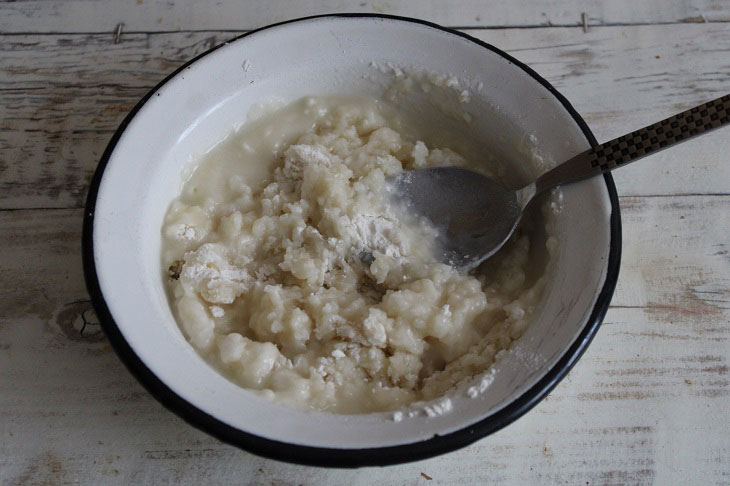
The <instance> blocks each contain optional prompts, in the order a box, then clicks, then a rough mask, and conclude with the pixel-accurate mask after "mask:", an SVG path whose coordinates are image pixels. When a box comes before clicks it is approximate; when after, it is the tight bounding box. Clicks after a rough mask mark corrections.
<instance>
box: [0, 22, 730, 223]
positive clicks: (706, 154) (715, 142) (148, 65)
mask: <svg viewBox="0 0 730 486" xmlns="http://www.w3.org/2000/svg"><path fill="white" fill-rule="evenodd" d="M469 32H470V33H472V34H474V35H475V36H477V37H479V38H481V39H483V40H485V41H487V42H491V43H493V44H494V45H497V46H500V47H503V48H505V49H506V50H508V51H509V52H512V53H513V54H514V55H516V56H517V57H518V58H520V59H521V60H523V61H525V62H526V63H528V64H529V65H530V66H532V67H534V68H535V69H536V70H537V71H538V72H539V73H541V74H542V75H544V76H545V77H546V78H547V79H548V80H549V81H551V82H552V83H554V84H555V86H556V87H557V88H558V89H560V90H561V92H563V93H564V94H565V95H566V96H567V97H568V99H569V100H571V101H573V104H574V105H575V107H576V109H578V111H579V112H580V113H582V114H583V115H584V116H585V118H586V120H587V121H588V123H589V124H590V125H591V126H592V127H593V129H594V131H595V134H596V136H597V137H598V138H599V140H606V139H609V138H613V137H615V136H618V135H620V134H622V133H625V132H628V131H631V130H633V129H636V128H640V127H641V126H643V125H646V124H648V123H651V122H654V121H656V120H659V119H661V118H664V117H666V116H668V115H671V114H672V113H674V112H678V111H681V110H683V109H685V108H687V107H689V106H692V105H694V104H698V103H700V102H702V101H705V100H707V99H711V98H714V97H716V96H718V95H719V94H721V93H723V92H724V91H723V90H726V91H727V90H730V85H727V83H726V82H725V81H726V80H727V79H729V76H730V29H728V28H727V27H725V24H709V25H702V24H684V25H659V26H632V27H602V28H596V29H591V31H590V32H589V33H587V34H584V33H582V31H580V30H578V29H571V28H546V29H529V30H523V29H504V30H487V31H484V30H480V31H469ZM232 35H233V34H231V33H226V32H185V33H167V34H129V35H126V36H125V37H124V41H123V42H122V43H120V44H113V40H112V37H111V36H110V35H92V34H89V35H87V34H84V35H66V34H64V35H17V36H0V37H1V38H2V42H0V112H2V113H3V114H4V116H3V118H2V119H1V120H0V148H2V155H0V208H16V209H17V208H34V207H53V208H68V207H81V206H82V205H83V199H84V195H85V190H86V187H87V185H88V181H89V180H90V178H91V174H92V173H93V170H94V168H95V167H96V164H97V162H98V160H99V157H100V156H101V153H102V152H103V150H104V147H105V146H106V143H107V142H108V140H109V139H110V138H111V135H112V133H113V131H114V130H115V129H116V127H117V126H118V124H119V123H120V122H121V120H122V119H123V118H124V116H125V115H126V114H127V113H128V111H129V110H131V108H132V107H133V106H134V105H135V104H136V103H137V101H138V100H139V99H140V98H141V97H142V96H143V95H144V93H146V92H147V90H148V89H150V88H151V87H152V86H154V85H155V84H157V83H158V82H159V81H160V80H161V79H162V78H164V76H165V75H166V74H168V73H169V72H171V71H173V70H174V69H175V68H176V67H178V66H179V65H181V64H182V63H183V62H185V61H186V60H188V59H190V58H192V57H194V56H195V55H197V54H199V53H201V52H204V51H205V50H206V49H208V48H210V47H212V46H213V45H216V44H217V43H220V42H222V41H224V40H225V39H227V38H229V37H231V36H232ZM665 37H671V38H672V39H674V42H672V43H667V42H665V41H664V40H665ZM597 93H598V95H597ZM728 151H730V139H728V137H727V136H726V135H725V134H723V133H720V132H718V133H712V134H710V135H707V136H706V137H702V138H700V139H697V140H694V141H691V142H688V143H687V144H684V145H682V146H679V147H677V148H676V149H673V150H672V151H670V152H663V153H660V154H657V155H656V156H653V157H651V158H649V159H646V160H644V161H642V162H641V163H639V164H634V165H632V166H631V167H630V168H627V169H623V170H621V171H617V172H616V173H615V177H616V180H617V185H618V187H619V190H620V191H621V193H622V194H627V195H670V194H704V193H715V194H730V164H727V163H726V162H725V159H724V156H723V154H724V153H727V152H728ZM657 174H659V175H661V177H658V176H657ZM709 174H712V177H708V175H709Z"/></svg>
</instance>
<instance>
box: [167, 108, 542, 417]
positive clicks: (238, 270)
mask: <svg viewBox="0 0 730 486" xmlns="http://www.w3.org/2000/svg"><path fill="white" fill-rule="evenodd" d="M403 128H407V127H404V125H403V123H402V122H401V121H399V120H398V119H397V116H396V115H395V114H394V112H391V111H389V110H388V109H386V108H385V107H383V106H382V103H380V102H378V101H376V100H374V99H369V98H349V97H348V98H345V97H327V98H305V99H302V100H299V101H297V102H295V103H292V104H291V105H288V106H286V107H284V108H282V109H279V110H277V111H275V112H274V113H269V114H266V115H263V116H262V117H260V118H259V119H257V120H255V121H250V122H248V123H246V124H245V125H244V126H243V127H242V128H241V129H239V130H237V131H236V132H235V133H233V134H232V135H230V136H229V137H228V138H226V139H225V140H224V141H223V142H221V143H220V144H218V145H217V146H216V147H214V148H213V149H212V150H211V151H210V152H209V153H207V154H206V155H205V156H204V157H203V159H202V160H201V161H200V163H199V165H198V166H197V168H196V169H195V171H194V172H193V174H192V176H191V177H190V178H189V180H188V181H187V182H186V183H185V184H184V187H183V189H182V193H181V194H180V196H179V197H178V198H177V199H176V200H175V201H173V203H172V204H171V206H170V208H169V210H168V212H167V214H166V217H165V221H164V225H163V229H162V234H163V254H162V263H163V265H164V268H165V269H168V268H169V277H168V285H169V290H170V299H171V303H172V307H173V311H174V313H175V315H176V318H177V320H178V322H179V324H180V327H181V328H182V330H183V332H184V334H185V335H186V337H187V338H188V340H189V341H190V343H191V344H192V345H193V346H194V347H195V349H196V350H197V351H198V352H199V353H200V354H201V355H202V356H204V357H205V358H206V359H207V360H208V361H209V362H210V363H211V364H213V365H214V366H215V367H216V368H217V369H219V370H220V371H221V372H223V373H224V374H225V375H226V376H227V377H229V378H230V379H231V380H233V381H234V382H236V383H237V384H239V385H240V386H242V387H245V388H248V389H252V390H258V391H260V393H262V394H263V395H265V396H268V397H273V398H275V399H278V400H281V401H282V402H285V403H287V404H289V405H292V406H295V407H300V408H313V409H319V410H328V411H331V412H336V413H365V412H372V411H385V410H395V409H398V408H402V407H404V406H406V405H408V404H410V403H412V402H415V401H423V400H431V399H435V398H438V397H441V396H442V395H444V394H446V393H447V392H448V391H449V390H450V389H452V388H453V387H455V386H456V385H458V384H461V383H463V382H465V381H466V380H467V379H469V378H471V377H473V376H475V375H476V374H478V373H481V372H484V371H486V370H487V369H488V368H489V367H490V366H491V365H492V364H493V363H494V361H495V358H497V357H498V355H499V353H500V352H503V351H504V350H506V349H508V348H509V347H510V345H511V344H512V342H513V341H514V340H516V339H517V338H519V337H520V335H521V334H522V333H523V332H524V330H525V328H526V326H527V323H528V322H529V316H530V312H531V311H532V309H533V307H534V306H535V304H536V302H537V300H538V298H539V295H540V292H541V289H542V287H543V285H544V282H543V278H537V279H532V281H531V282H530V283H527V280H526V270H527V268H526V267H527V265H528V254H529V251H530V244H531V241H530V238H529V235H528V234H518V235H517V236H516V237H514V238H513V239H512V240H511V241H510V242H509V243H508V245H507V246H506V247H505V248H504V249H503V250H502V251H501V252H499V253H498V254H497V256H495V257H494V258H492V259H491V260H490V261H489V262H487V264H485V265H483V266H482V268H480V269H479V271H478V272H476V273H475V274H474V275H467V274H461V273H459V272H458V271H456V270H455V269H453V268H451V267H449V266H447V265H444V264H441V263H438V262H437V261H435V260H434V258H433V255H432V252H431V251H430V250H431V248H430V246H429V243H430V242H431V241H432V240H433V238H434V236H435V235H434V234H433V233H431V232H429V230H428V228H427V227H425V226H423V225H418V224H407V225H404V224H403V223H401V222H400V220H399V219H398V218H396V217H394V215H393V214H392V213H391V209H389V206H388V205H386V204H385V203H384V201H385V186H386V182H385V179H386V177H388V176H392V175H395V174H397V173H399V172H401V171H403V170H412V169H417V168H422V167H431V166H443V165H467V162H466V161H465V160H464V159H463V158H462V157H461V156H459V155H458V154H456V153H454V152H452V151H451V150H449V149H447V148H434V147H429V146H428V144H427V143H424V142H423V141H418V140H415V139H411V138H409V137H407V136H403V135H401V133H405V132H404V131H403V130H402V129H403ZM552 246H554V242H553V245H552ZM363 255H367V256H370V255H372V258H364V257H363ZM365 262H367V263H365ZM449 403H450V402H449Z"/></svg>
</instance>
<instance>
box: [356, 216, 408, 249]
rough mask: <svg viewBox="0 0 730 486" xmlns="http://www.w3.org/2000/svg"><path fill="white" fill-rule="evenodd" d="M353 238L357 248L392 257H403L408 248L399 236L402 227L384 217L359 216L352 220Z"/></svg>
mask: <svg viewBox="0 0 730 486" xmlns="http://www.w3.org/2000/svg"><path fill="white" fill-rule="evenodd" d="M352 225H353V226H354V231H352V237H353V239H354V241H355V243H356V245H357V246H359V247H361V248H363V249H366V250H369V251H370V252H374V251H378V252H380V253H382V254H383V255H386V256H390V257H401V256H403V255H404V254H405V253H407V251H408V248H407V245H406V244H405V242H404V241H402V240H401V238H400V236H399V231H400V225H399V224H398V222H397V221H393V220H391V219H388V218H386V217H384V216H373V215H368V214H358V215H356V216H355V217H354V218H352Z"/></svg>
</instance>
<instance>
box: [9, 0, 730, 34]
mask: <svg viewBox="0 0 730 486" xmlns="http://www.w3.org/2000/svg"><path fill="white" fill-rule="evenodd" d="M337 12H360V13H385V14H392V15H405V16H411V17H418V18H422V19H424V20H430V21H432V22H436V23H439V24H442V25H447V26H454V27H470V26H478V27H530V26H566V25H570V26H578V25H581V24H582V21H581V14H582V13H583V12H585V13H586V15H587V20H588V22H589V23H590V25H615V24H622V25H625V24H647V23H670V22H714V21H727V20H730V5H728V3H727V2H725V1H723V0H695V1H693V2H686V1H682V0H662V1H661V2H657V1H651V2H648V1H645V2H635V1H632V0H612V1H610V2H605V1H602V0H587V1H581V0H562V1H560V2H559V3H556V2H553V1H550V0H539V1H532V0H515V1H512V2H509V3H508V4H505V2H503V1H500V0H462V1H459V2H458V5H456V4H450V3H447V2H443V1H440V0H400V1H388V0H374V1H372V0H369V1H363V0H319V1H312V0H308V1H300V0H283V1H278V2H249V3H246V5H245V8H244V6H242V5H241V4H239V3H238V2H221V1H218V2H215V3H211V2H200V1H196V0H178V1H176V2H164V1H159V0H157V1H155V0H136V1H134V2H132V1H128V2H104V1H99V0H70V1H69V0H67V1H63V0H36V1H20V2H10V3H0V32H23V33H31V32H34V33H38V32H53V33H59V32H110V33H111V32H113V31H114V29H115V27H116V25H117V24H118V23H120V22H121V23H124V26H125V27H124V28H125V30H127V31H143V32H160V31H177V30H236V31H239V30H249V29H255V28H258V27H261V26H262V25H267V24H271V23H274V22H281V21H284V20H288V19H293V18H297V17H305V16H309V15H320V14H326V13H337ZM89 18H92V19H94V22H89V21H88V19H89Z"/></svg>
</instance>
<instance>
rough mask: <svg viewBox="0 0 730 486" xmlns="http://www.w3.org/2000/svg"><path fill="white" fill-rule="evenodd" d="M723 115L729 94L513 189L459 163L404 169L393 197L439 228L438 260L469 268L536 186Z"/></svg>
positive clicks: (656, 145)
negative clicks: (439, 247)
mask: <svg viewBox="0 0 730 486" xmlns="http://www.w3.org/2000/svg"><path fill="white" fill-rule="evenodd" d="M729 121H730V94H728V95H725V96H723V97H721V98H717V99H715V100H712V101H708V102H707V103H705V104H702V105H699V106H696V107H694V108H691V109H689V110H687V111H683V112H682V113H679V114H678V115H674V116H672V117H670V118H667V119H665V120H662V121H660V122H658V123H654V124H653V125H649V126H647V127H644V128H642V129H640V130H636V131H634V132H631V133H629V134H627V135H622V136H621V137H618V138H615V139H613V140H610V141H608V142H606V143H603V144H601V145H598V146H596V147H593V148H592V149H590V150H587V151H585V152H583V153H580V154H578V155H576V156H574V157H573V158H571V159H569V160H567V161H566V162H563V163H562V164H560V165H558V166H557V167H555V168H553V169H551V170H549V171H547V172H546V173H544V174H543V175H541V176H540V177H539V178H538V179H537V180H536V181H534V182H532V183H531V184H529V185H527V186H525V187H523V188H521V189H517V190H513V189H508V188H506V187H504V186H502V185H501V184H499V183H498V182H495V181H494V180H492V179H490V178H489V177H487V176H484V175H481V174H478V173H476V172H473V171H470V170H467V169H462V168H458V167H437V168H433V169H420V170H415V171H409V172H403V173H401V174H399V175H398V176H396V177H395V178H394V179H393V181H392V182H393V184H394V187H395V190H394V191H392V193H393V194H394V195H395V198H396V199H397V200H398V201H399V202H400V203H404V204H405V206H406V207H407V208H408V209H409V211H412V212H415V214H417V215H421V216H425V217H426V218H427V219H429V220H430V221H431V222H432V223H433V224H435V225H436V227H437V228H440V229H442V231H441V234H442V235H441V241H440V243H441V249H442V252H441V255H439V257H440V260H441V261H442V262H444V263H448V264H450V265H452V266H454V267H456V268H459V269H462V270H470V269H472V268H474V267H476V266H477V265H479V264H480V263H481V262H483V261H484V260H486V259H487V258H489V257H490V256H491V255H493V254H494V253H495V252H496V251H497V250H499V249H500V248H501V247H502V245H504V243H505V242H506V241H507V239H508V238H509V237H510V235H511V234H512V233H513V232H514V230H515V227H516V226H517V223H518V222H519V221H520V218H521V217H522V212H523V211H524V209H525V207H526V206H527V205H528V204H529V203H530V201H532V200H533V199H534V198H535V196H537V195H538V194H540V193H542V192H544V191H546V190H548V189H551V188H553V187H555V186H558V185H561V184H567V183H570V182H576V181H580V180H583V179H587V178H589V177H592V176H595V175H598V174H602V173H604V172H608V171H611V170H613V169H615V168H617V167H622V166H624V165H626V164H628V163H629V162H634V161H635V160H639V159H640V158H642V157H646V156H647V155H650V154H652V153H654V152H658V151H660V150H663V149H665V148H669V147H671V146H673V145H676V144H678V143H680V142H684V141H685V140H689V139H690V138H693V137H695V136H698V135H702V134H704V133H706V132H709V131H711V130H714V129H716V128H719V127H721V126H723V125H726V124H728V122H729Z"/></svg>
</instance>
